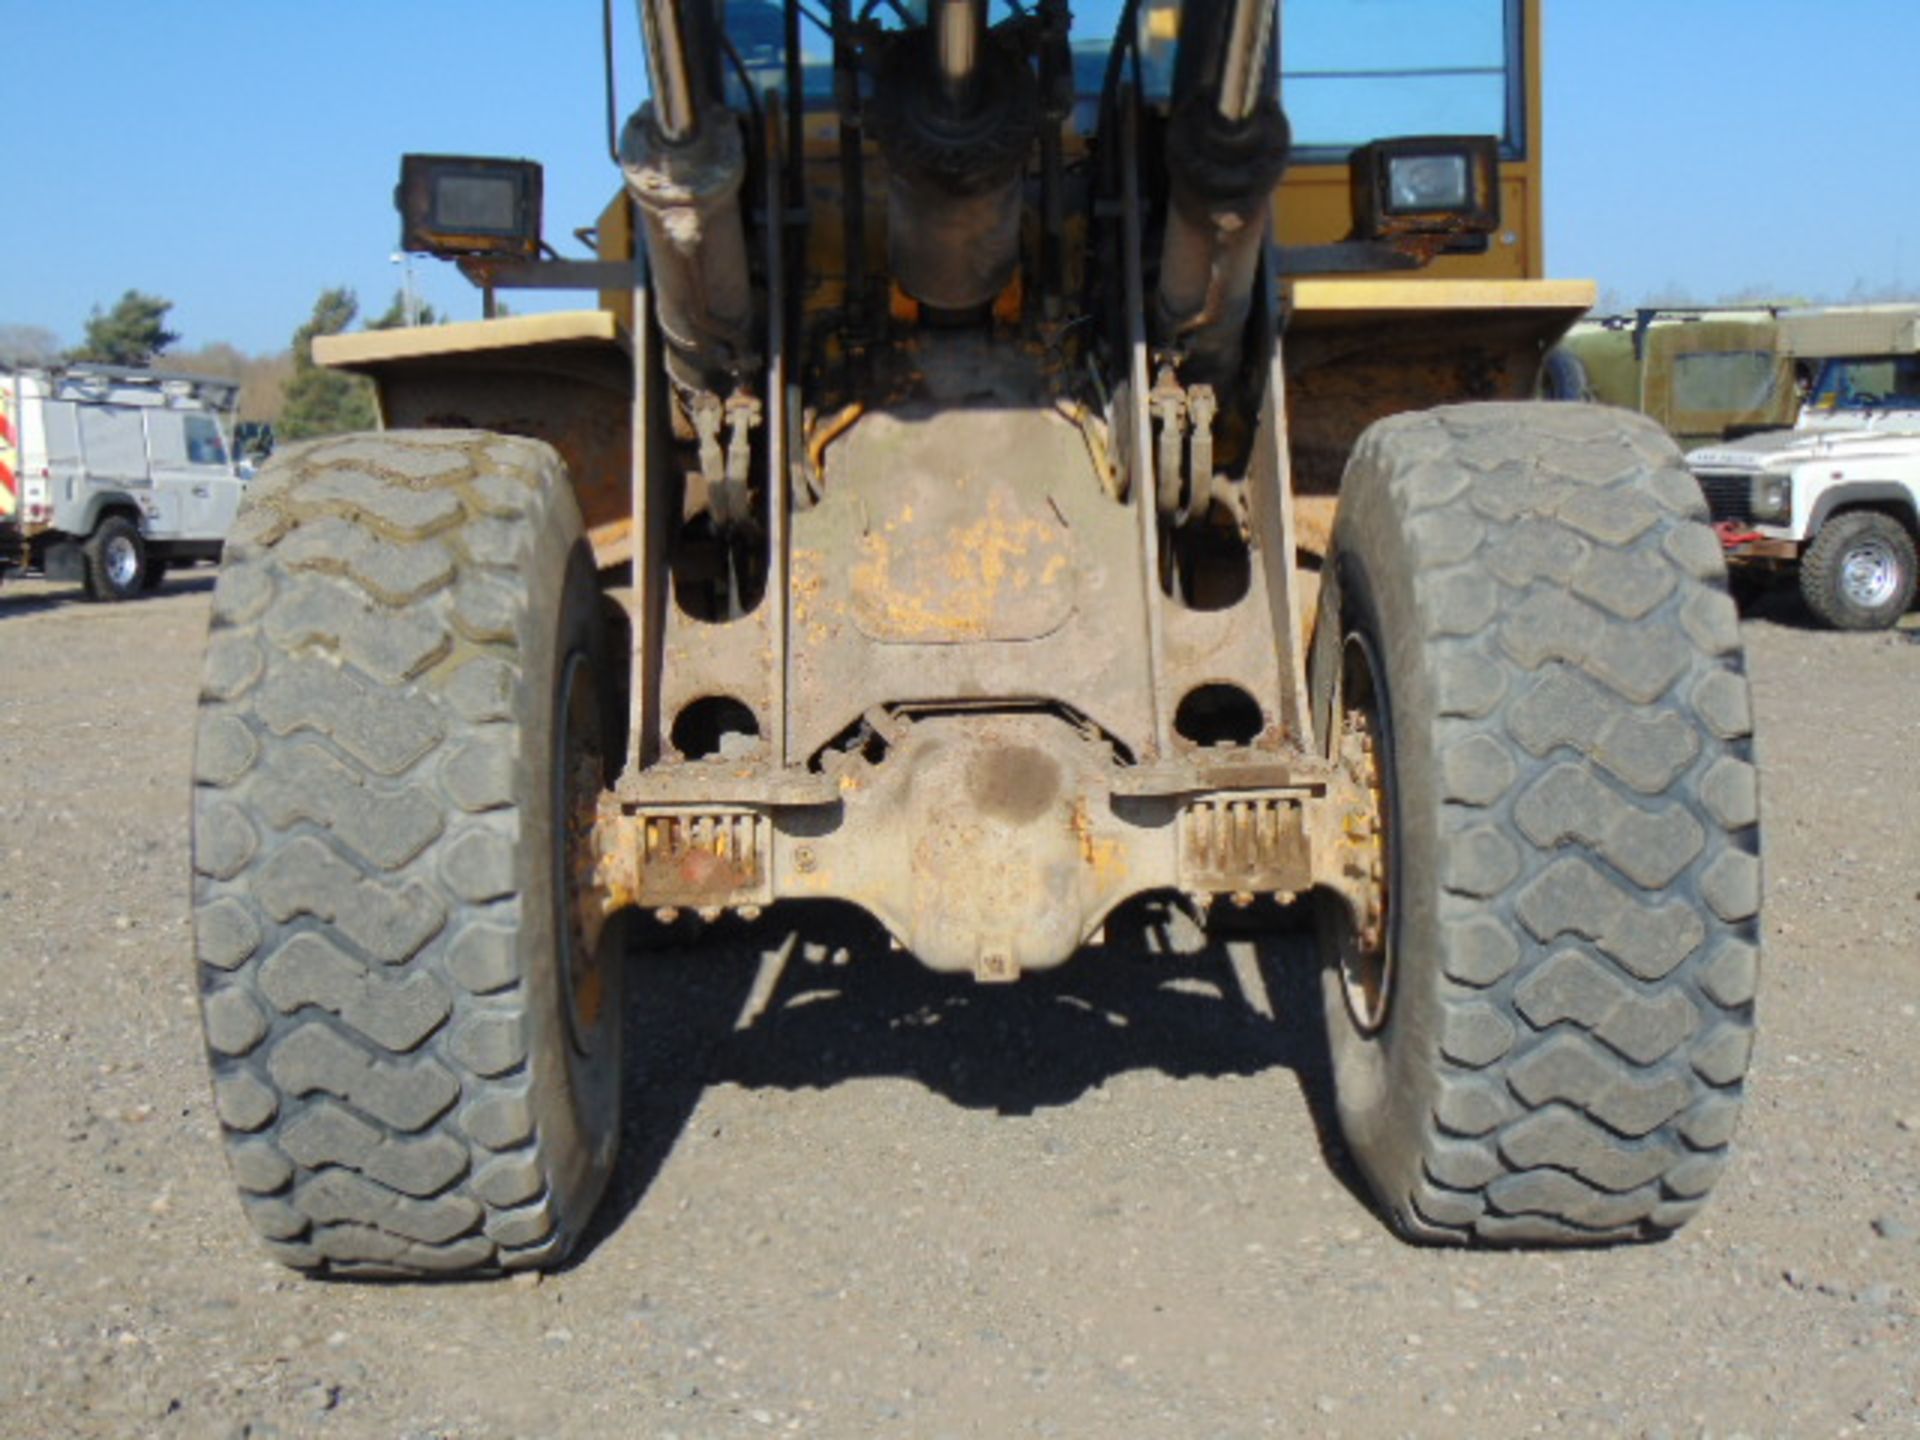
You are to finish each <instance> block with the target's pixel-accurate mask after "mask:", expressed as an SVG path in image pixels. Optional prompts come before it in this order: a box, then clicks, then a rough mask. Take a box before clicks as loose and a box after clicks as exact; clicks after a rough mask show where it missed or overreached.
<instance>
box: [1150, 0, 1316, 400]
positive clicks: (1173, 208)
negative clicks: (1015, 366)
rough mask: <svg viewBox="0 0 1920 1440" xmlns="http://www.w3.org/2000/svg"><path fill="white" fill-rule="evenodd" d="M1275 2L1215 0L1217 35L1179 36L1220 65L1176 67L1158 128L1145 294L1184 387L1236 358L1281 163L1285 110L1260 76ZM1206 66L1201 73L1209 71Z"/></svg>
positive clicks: (1213, 375)
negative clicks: (1162, 185) (1157, 202)
mask: <svg viewBox="0 0 1920 1440" xmlns="http://www.w3.org/2000/svg"><path fill="white" fill-rule="evenodd" d="M1276 8H1277V0H1224V3H1223V4H1221V5H1219V6H1216V7H1213V8H1212V9H1211V13H1210V14H1209V13H1208V12H1204V11H1203V12H1202V14H1203V16H1205V19H1203V20H1202V21H1201V22H1200V24H1201V25H1202V26H1204V25H1205V23H1206V20H1208V19H1210V20H1212V21H1213V22H1214V23H1215V24H1216V25H1222V26H1224V35H1221V34H1218V33H1216V34H1213V35H1207V34H1204V33H1200V34H1193V33H1190V34H1188V35H1186V36H1183V37H1182V39H1181V45H1182V46H1183V47H1185V46H1188V45H1198V46H1203V47H1208V48H1211V49H1213V50H1214V51H1215V53H1217V55H1218V61H1217V64H1206V63H1192V57H1189V56H1185V55H1183V56H1182V59H1183V60H1188V61H1189V62H1190V63H1186V64H1182V65H1179V66H1177V68H1176V91H1175V94H1174V97H1173V107H1174V113H1173V123H1172V125H1171V127H1170V129H1169V133H1168V137H1167V170H1168V173H1169V175H1170V177H1171V181H1170V190H1171V203H1170V204H1169V205H1168V207H1167V224H1166V232H1165V239H1164V243H1163V245H1162V247H1161V258H1160V283H1159V287H1158V290H1157V293H1156V295H1155V302H1154V339H1155V341H1156V342H1157V343H1158V344H1159V346H1160V347H1161V348H1162V349H1164V350H1166V351H1168V352H1171V353H1172V354H1174V355H1176V356H1178V357H1179V358H1180V375H1181V378H1182V379H1183V380H1184V381H1186V382H1187V383H1188V384H1200V383H1207V384H1214V383H1218V382H1220V381H1221V380H1224V379H1225V378H1227V377H1228V376H1229V375H1231V374H1232V373H1233V371H1234V370H1235V369H1236V368H1237V367H1238V366H1239V364H1240V359H1241V343H1242V338H1243V336H1244V334H1245V331H1246V325H1247V314H1248V311H1249V309H1250V308H1251V306H1252V302H1253V286H1254V280H1255V278H1256V276H1257V273H1258V270H1259V263H1260V250H1261V246H1262V243H1263V242H1264V240H1265V238H1266V233H1267V210H1268V207H1269V205H1270V204H1271V202H1272V198H1273V190H1274V187H1275V186H1276V185H1278V184H1279V183H1280V175H1281V172H1282V171H1283V170H1284V169H1285V168H1286V157H1287V145H1288V142H1289V133H1288V129H1287V121H1286V117H1285V116H1284V115H1282V114H1281V112H1280V106H1279V103H1278V101H1277V100H1276V99H1275V97H1274V95H1273V94H1272V90H1271V87H1270V86H1269V85H1268V83H1267V82H1268V77H1269V76H1270V75H1271V74H1272V73H1273V63H1272V53H1273V20H1274V12H1275V10H1276ZM1209 72H1210V73H1209Z"/></svg>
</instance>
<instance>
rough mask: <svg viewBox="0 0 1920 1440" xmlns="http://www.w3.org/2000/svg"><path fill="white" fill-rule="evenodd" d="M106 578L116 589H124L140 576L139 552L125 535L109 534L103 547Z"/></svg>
mask: <svg viewBox="0 0 1920 1440" xmlns="http://www.w3.org/2000/svg"><path fill="white" fill-rule="evenodd" d="M103 554H104V558H105V560H106V569H107V579H108V580H110V581H112V582H113V587H114V588H115V589H116V590H124V589H126V588H127V587H128V586H129V585H131V584H133V582H134V581H135V580H137V579H139V578H140V552H139V550H138V549H136V548H135V547H134V543H133V541H132V540H131V539H129V538H128V537H127V536H125V535H109V536H108V537H107V543H106V546H105V547H104V551H103Z"/></svg>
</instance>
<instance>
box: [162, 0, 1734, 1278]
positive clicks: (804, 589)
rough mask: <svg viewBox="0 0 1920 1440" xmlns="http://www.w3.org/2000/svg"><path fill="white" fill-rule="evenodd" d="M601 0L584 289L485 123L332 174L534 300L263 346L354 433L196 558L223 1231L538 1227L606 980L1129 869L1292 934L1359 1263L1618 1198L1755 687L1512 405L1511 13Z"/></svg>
mask: <svg viewBox="0 0 1920 1440" xmlns="http://www.w3.org/2000/svg"><path fill="white" fill-rule="evenodd" d="M1092 8H1093V9H1095V10H1098V9H1099V8H1100V7H1098V6H1094V7H1092ZM639 12H640V15H639V18H640V21H641V28H642V31H643V33H644V41H645V48H646V57H647V65H648V74H649V94H650V98H649V99H648V101H647V102H646V103H645V104H644V105H643V106H641V108H640V109H639V111H638V112H637V113H636V114H634V115H633V116H632V118H631V119H630V120H628V121H627V122H626V123H625V126H624V129H622V130H621V131H620V132H619V133H618V135H617V137H612V136H610V140H611V141H612V144H613V149H614V151H615V154H616V157H617V160H618V163H619V165H620V168H621V171H622V181H623V183H622V186H621V189H620V193H619V195H618V197H617V198H616V199H615V201H614V202H613V204H612V205H611V206H609V208H608V209H607V210H606V212H605V213H604V214H603V215H602V216H601V217H600V219H599V223H598V225H597V226H596V227H594V229H593V230H592V232H591V234H592V238H593V239H594V240H595V241H596V243H597V251H596V254H595V256H594V258H592V259H590V260H566V259H562V258H560V257H559V256H558V255H557V254H556V253H555V252H554V250H553V249H552V247H550V246H549V245H548V244H547V242H546V240H545V239H544V237H543V234H542V220H541V208H542V179H541V174H540V171H539V168H538V167H537V166H535V165H532V164H530V163H527V162H523V161H510V160H491V159H485V158H479V157H470V156H437V155H415V156H409V157H407V159H406V161H405V162H404V164H403V167H402V181H401V186H400V189H399V192H398V200H399V204H400V209H401V211H402V221H403V229H404V234H405V240H404V244H405V247H406V248H407V249H409V250H412V251H423V252H431V253H434V254H438V255H441V256H443V257H446V258H449V259H451V260H453V261H455V262H456V263H458V264H459V265H460V266H461V268H462V269H463V270H464V271H465V272H466V274H467V275H468V277H469V278H470V279H472V280H473V281H474V282H475V283H476V284H478V285H479V286H481V287H482V288H483V289H484V291H485V292H486V297H487V304H486V309H487V312H488V313H489V314H490V315H492V314H493V313H494V312H495V309H496V307H495V303H494V296H495V295H496V294H497V293H498V292H499V291H502V290H511V289H514V288H516V287H538V288H549V289H553V288H559V289H566V288H572V289H577V290H582V291H586V292H590V293H592V294H594V295H596V296H597V303H591V304H590V306H589V308H584V309H580V310H576V311H570V312H562V313H556V314H542V315H534V316H511V317H501V318H491V319H487V320H483V321H479V322H475V323H466V324H450V325H443V326H438V327H433V328H426V329H413V330H401V331H390V332H382V333H379V334H371V335H357V336H344V337H338V338H335V339H332V340H329V341H326V342H323V344H322V345H320V346H319V347H317V350H318V354H319V358H320V359H321V360H323V361H324V362H326V363H329V364H334V365H339V366H344V367H346V368H348V369H350V370H354V371H357V372H359V373H362V374H365V375H368V376H370V377H371V378H372V379H373V381H374V382H375V384H376V385H377V388H378V394H379V400H380V411H381V416H382V421H383V426H384V428H383V429H382V430H381V431H380V432H379V433H376V434H367V435H354V436H347V437H340V438H334V439H328V440H322V441H317V442H312V443H309V444H305V445H301V446H295V447H289V448H287V449H284V450H282V451H281V452H280V453H279V454H278V455H277V456H276V457H275V459H274V461H273V463H272V464H271V465H270V466H269V467H268V468H267V469H266V470H265V471H264V472H263V473H262V475H261V476H260V478H259V479H258V480H257V481H256V482H255V484H254V485H253V486H252V488H251V490H250V492H249V494H248V497H247V502H246V508H245V511H244V513H243V514H242V515H241V516H240V518H239V521H238V523H237V525H236V526H235V528H234V530H233V532H232V534H231V536H230V537H229V540H228V543H227V548H226V557H225V561H224V565H223V569H222V573H221V577H220V580H219V584H218V588H217V590H216V592H215V597H214V601H213V621H212V630H211V634H210V638H209V644H208V650H207V659H206V676H205V683H204V689H203V698H202V712H201V720H200V726H199V732H198V748H197V756H196V772H195V775H196V779H195V790H194V899H195V913H196V938H197V946H198V959H199V966H200V975H201V983H202V995H203V1007H204V1016H205V1028H206V1037H207V1043H208V1047H209V1051H210V1054H211V1060H212V1069H213V1076H214V1087H215V1093H216V1098H217V1103H218V1111H219V1117H220V1120H221V1123H222V1125H223V1127H224V1130H225V1134H226V1137H227V1142H228V1148H229V1152H230V1155H231V1159H232V1168H233V1173H234V1178H235V1180H236V1182H237V1184H238V1187H239V1190H240V1192H241V1200H242V1203H243V1205H244V1207H245V1209H246V1212H247V1215H248V1217H249V1219H250V1220H251V1222H252V1224H253V1225H254V1227H255V1228H256V1229H257V1230H258V1231H259V1233H260V1234H261V1235H262V1236H263V1237H264V1238H265V1240H266V1241H267V1243H268V1245H269V1246H270V1247H271V1248H272V1250H273V1251H274V1253H276V1254H277V1255H278V1256H280V1257H281V1258H283V1259H284V1260H285V1261H287V1262H288V1263H289V1264H292V1265H295V1266H298V1267H302V1268H307V1269H314V1270H326V1271H335V1272H347V1273H354V1272H359V1271H369V1272H387V1273H403V1274H412V1273H429V1272H431V1273H447V1272H485V1271H490V1270H511V1269H516V1268H524V1267H541V1266H551V1265H554V1264H556V1263H558V1262H559V1261H560V1260H561V1259H562V1257H564V1256H565V1255H566V1254H567V1253H568V1250H569V1247H571V1246H572V1245H574V1243H575V1242H576V1241H577V1240H578V1239H579V1238H580V1236H581V1234H582V1232H583V1230H584V1229H585V1228H586V1226H587V1223H588V1219H589V1216H590V1215H591V1213H592V1211H593V1209H594V1207H595V1204H596V1202H597V1201H598V1200H599V1198H600V1195H601V1192H602V1190H603V1188H604V1187H605V1185H606V1182H607V1179H608V1176H609V1173H610V1171H611V1169H612V1167H613V1164H614V1161H615V1149H616V1141H617V1140H618V1138H619V1135H620V1128H621V1127H620V1117H619V1101H620V1089H621V1079H622V1076H621V1054H620V1037H621V1014H622V1006H623V1003H624V1001H625V998H626V996H627V992H628V991H629V990H630V989H631V988H633V987H632V986H630V985H629V984H628V983H627V982H628V977H627V975H626V974H625V973H624V972H625V961H626V959H627V958H628V957H629V956H630V955H631V954H632V953H634V952H635V951H636V950H638V949H641V948H644V947H645V946H646V945H647V944H648V943H649V937H650V936H651V935H654V934H656V933H657V927H658V925H659V924H660V922H662V921H667V922H671V921H673V920H674V918H675V917H677V916H700V917H705V918H707V919H717V918H719V917H722V916H725V915H728V914H732V915H738V916H745V917H748V918H752V917H754V916H756V915H758V914H759V913H760V912H761V911H763V910H765V909H766V908H767V907H770V906H776V905H778V904H780V903H781V902H783V901H789V900H795V899H828V900H837V901H843V902H851V903H852V904H854V905H857V906H859V907H861V908H862V909H864V910H865V911H867V912H868V913H870V914H871V915H872V916H874V917H876V918H877V919H878V921H879V922H880V923H881V924H883V925H884V926H885V927H886V929H887V930H888V931H889V932H890V933H891V935H892V936H893V937H894V939H895V940H896V941H897V942H898V944H899V945H900V946H901V947H903V948H904V949H905V950H907V951H909V952H911V953H912V954H913V955H914V956H916V957H917V958H918V959H919V960H920V961H922V962H923V963H925V964H926V965H928V966H930V967H933V968H935V969H937V970H941V971H950V972H960V973H962V974H966V975H971V976H973V977H974V978H976V979H977V980H979V981H981V982H992V983H996V984H1008V983H1014V982H1017V981H1018V980H1019V979H1020V978H1021V977H1022V976H1023V975H1027V974H1030V973H1032V972H1035V971H1044V970H1047V969H1049V968H1051V967H1055V966H1059V965H1062V964H1064V963H1066V962H1067V961H1069V960H1070V959H1075V957H1079V958H1078V959H1077V960H1076V963H1078V964H1083V965H1098V964H1100V963H1101V942H1102V939H1103V933H1104V932H1103V927H1104V925H1105V923H1106V922H1107V920H1108V917H1109V916H1110V915H1112V914H1113V912H1114V911H1115V909H1116V907H1118V906H1121V905H1122V904H1124V903H1127V902H1129V901H1133V900H1135V899H1136V898H1138V897H1143V896H1146V897H1159V898H1160V899H1161V900H1163V901H1164V902H1165V903H1167V904H1170V905H1174V906H1178V907H1181V908H1183V909H1185V910H1186V911H1188V912H1189V913H1190V915H1191V916H1192V917H1194V918H1196V919H1200V920H1204V919H1205V918H1206V917H1207V916H1208V915H1209V914H1210V913H1211V912H1219V911H1222V910H1224V911H1226V912H1229V913H1232V914H1234V915H1235V916H1237V917H1239V921H1240V923H1242V924H1244V923H1248V922H1249V921H1252V922H1258V921H1259V920H1260V919H1261V918H1262V917H1266V919H1267V920H1268V921H1269V922H1270V923H1275V924H1277V923H1279V922H1280V921H1281V920H1282V919H1284V918H1285V916H1286V912H1287V911H1288V910H1290V909H1294V908H1296V907H1298V908H1299V909H1301V910H1304V911H1306V912H1307V913H1309V914H1310V915H1311V916H1312V918H1313V920H1314V923H1315V925H1316V926H1317V933H1318V936H1319V943H1318V954H1319V957H1320V965H1321V967H1322V968H1321V973H1320V977H1319V978H1320V988H1321V991H1322V993H1323V994H1324V1011H1325V1024H1326V1026H1327V1030H1328V1044H1329V1051H1330V1054H1331V1056H1332V1061H1333V1080H1334V1087H1335V1090H1336V1093H1337V1108H1338V1114H1339V1121H1340V1124H1341V1126H1342V1128H1343V1131H1344V1137H1345V1142H1346V1145H1347V1147H1348V1148H1349V1150H1350V1151H1351V1153H1352V1156H1353V1159H1354V1161H1355V1163H1356V1165H1357V1168H1358V1169H1359V1171H1360V1172H1361V1173H1362V1174H1363V1175H1364V1177H1365V1180H1366V1182H1367V1184H1368V1185H1369V1186H1370V1187H1371V1190H1372V1193H1373V1194H1374V1196H1375V1197H1376V1199H1377V1202H1378V1204H1379V1207H1380V1210H1381V1212H1382V1214H1383V1216H1384V1217H1385V1218H1386V1220H1387V1222H1388V1223H1389V1224H1390V1225H1391V1226H1392V1227H1393V1229H1394V1230H1395V1231H1396V1232H1397V1233H1399V1234H1400V1235H1402V1236H1404V1237H1406V1238H1407V1239H1409V1240H1412V1241H1420V1242H1439V1243H1481V1244H1518V1245H1536V1244H1537V1245H1559V1244H1591V1243H1596V1242H1607V1241H1614V1240H1631V1239H1646V1238H1653V1237H1657V1236H1660V1235H1662V1234H1665V1233H1667V1232H1670V1231H1672V1230H1673V1229H1674V1228H1676V1227H1677V1226H1679V1225H1680V1224H1682V1223H1683V1222H1684V1221H1685V1220H1686V1219H1687V1218H1688V1216H1690V1215H1691V1214H1693V1213H1694V1212H1695V1211H1696V1210H1697V1209H1698V1208H1699V1207H1700V1205H1701V1203H1702V1201H1703V1199H1704V1198H1705V1197H1706V1195H1707V1192H1708V1190H1709V1189H1710V1187H1711V1186H1712V1184H1713V1182H1714V1179H1715V1177H1716V1176H1717V1174H1718V1173H1719V1172H1720V1170H1721V1169H1722V1168H1723V1167H1724V1165H1725V1163H1726V1160H1727V1155H1728V1143H1729V1140H1730V1138H1731V1136H1732V1134H1733V1130H1734V1125H1735V1120H1736V1117H1737V1115H1738V1112H1739V1108H1740V1099H1741V1090H1742V1084H1743V1079H1744V1075H1745V1071H1746V1067H1747V1057H1748V1051H1749V1048H1750V1043H1751V1037H1752V1013H1753V1012H1752V1004H1753V997H1754V988H1755V979H1756V964H1757V945H1758V934H1759V922H1758V910H1759V904H1760V879H1759V862H1758V834H1757V828H1756V827H1757V820H1758V808H1757V800H1756V786H1755V769H1754V765H1753V761H1752V749H1751V747H1752V741H1751V728H1752V722H1751V715H1750V710H1749V701H1748V689H1747V681H1746V678H1745V674H1744V666H1743V659H1742V653H1741V642H1740V635H1739V631H1738V628H1737V625H1736V622H1735V616H1734V611H1733V607H1732V605H1731V604H1730V603H1729V601H1728V598H1727V594H1726V585H1725V572H1724V569H1723V565H1722V561H1721V557H1720V548H1719V545H1718V544H1717V542H1716V540H1715V538H1714V535H1713V533H1712V531H1711V530H1710V529H1709V528H1708V527H1707V525H1706V523H1705V518H1706V517H1705V512H1704V510H1703V507H1702V503H1701V499H1700V494H1699V490H1698V488H1697V487H1696V486H1695V485H1694V483H1693V482H1692V481H1691V479H1690V478H1689V477H1688V475H1687V472H1686V471H1685V469H1684V468H1683V467H1682V465H1681V464H1680V460H1679V456H1678V455H1677V453H1676V452H1675V450H1674V449H1673V446H1672V444H1671V442H1670V441H1668V440H1667V439H1666V438H1665V437H1664V436H1663V435H1662V434H1660V432H1659V431H1658V430H1657V429H1656V428H1655V427H1654V426H1653V425H1651V424H1650V423H1648V422H1646V421H1644V420H1642V419H1639V418H1637V417H1635V416H1632V415H1629V414H1626V413H1624V412H1618V411H1612V410H1602V409H1598V408H1592V407H1586V406H1581V405H1571V404H1539V403H1531V402H1529V401H1528V399H1527V397H1528V396H1530V395H1532V394H1533V393H1534V391H1535V385H1536V381H1537V378H1538V371H1539V367H1540V364H1541V361H1542V357H1543V355H1544V354H1545V352H1546V350H1547V349H1548V347H1549V346H1550V345H1551V344H1552V343H1553V342H1554V341H1555V340H1557V339H1558V338H1559V336H1560V335H1561V334H1562V333H1564V331H1565V329H1566V328H1567V326H1568V325H1570V324H1571V322H1572V321H1573V319H1574V318H1575V317H1576V316H1577V315H1578V314H1579V313H1581V312H1582V311H1583V310H1584V309H1585V308H1586V306H1587V304H1588V303H1589V301H1590V299H1591V287H1589V286H1586V285H1582V284H1565V283H1554V282H1550V281H1547V280H1544V279H1542V278H1541V274H1542V270H1543V262H1542V256H1541V244H1540V233H1541V226H1540V214H1539V211H1540V189H1541V176H1540V168H1539V154H1540V150H1539V143H1540V119H1541V117H1540V105H1539V91H1538V59H1539V54H1540V32H1539V24H1540V15H1539V7H1538V3H1537V0H1459V3H1455V4H1449V5H1445V6H1438V5H1433V4H1431V3H1425V0H1421V3H1414V0H1364V3H1362V0H1289V5H1288V10H1287V13H1286V15H1285V16H1282V15H1281V13H1280V10H1279V5H1278V4H1277V0H1184V3H1168V0H1124V3H1121V4H1119V5H1118V6H1114V5H1112V4H1111V3H1109V4H1107V5H1106V7H1105V13H1104V15H1102V14H1090V15H1087V16H1079V15H1076V14H1074V13H1073V12H1072V11H1071V9H1070V6H1069V3H1068V0H995V4H994V5H993V7H992V8H989V6H988V5H987V3H986V0H864V3H856V0H785V3H784V4H770V3H766V0H639ZM614 18H615V17H614V16H613V14H612V10H611V7H610V8H609V12H608V17H607V19H608V25H609V27H610V28H611V26H612V24H613V21H614ZM609 69H610V70H611V65H610V66H609ZM1283 102H1284V108H1283ZM609 109H610V114H611V113H612V108H611V103H610V107H609ZM637 974H638V972H636V976H637ZM636 1003H644V1000H643V999H640V998H639V997H636Z"/></svg>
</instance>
